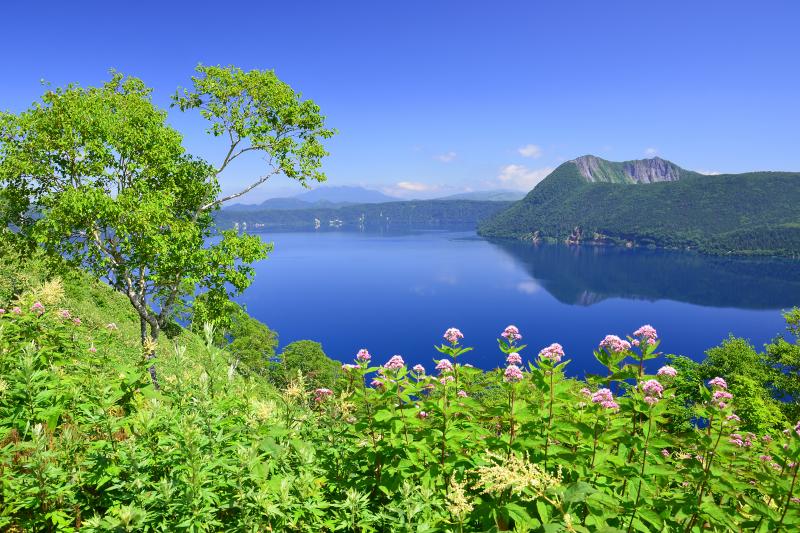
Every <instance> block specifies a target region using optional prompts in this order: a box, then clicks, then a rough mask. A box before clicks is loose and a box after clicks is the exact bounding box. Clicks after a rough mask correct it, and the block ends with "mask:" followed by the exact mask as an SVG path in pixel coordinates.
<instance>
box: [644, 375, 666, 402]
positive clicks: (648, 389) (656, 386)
mask: <svg viewBox="0 0 800 533" xmlns="http://www.w3.org/2000/svg"><path fill="white" fill-rule="evenodd" d="M641 387H642V392H644V393H645V394H646V395H647V396H655V397H657V398H661V393H662V392H664V387H663V386H662V385H661V383H659V382H658V381H657V380H655V379H648V380H647V381H645V382H644V383H642V384H641Z"/></svg>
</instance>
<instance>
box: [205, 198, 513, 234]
mask: <svg viewBox="0 0 800 533" xmlns="http://www.w3.org/2000/svg"><path fill="white" fill-rule="evenodd" d="M510 205H511V202H496V201H473V200H412V201H406V202H387V203H380V204H357V205H348V206H343V207H328V206H314V207H309V208H306V209H292V210H278V209H247V210H240V209H233V208H230V209H223V210H222V211H219V212H218V213H216V215H215V216H216V221H217V224H218V226H219V227H220V228H221V229H227V228H231V227H234V226H235V225H236V224H239V226H242V225H243V224H246V225H247V229H249V230H253V229H260V228H263V229H291V230H299V229H306V230H313V229H314V228H315V227H317V222H318V227H319V228H322V229H324V228H346V229H359V228H364V229H386V228H390V227H393V228H416V229H425V228H453V227H459V228H469V229H472V228H475V227H476V226H477V224H478V223H479V222H480V221H481V220H484V219H486V218H488V217H490V216H492V215H494V214H496V213H498V212H500V211H502V210H503V209H506V208H507V207H509V206H510Z"/></svg>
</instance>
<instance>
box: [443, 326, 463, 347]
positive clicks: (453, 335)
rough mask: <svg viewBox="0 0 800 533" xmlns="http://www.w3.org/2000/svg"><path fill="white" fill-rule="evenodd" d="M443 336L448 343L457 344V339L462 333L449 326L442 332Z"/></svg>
mask: <svg viewBox="0 0 800 533" xmlns="http://www.w3.org/2000/svg"><path fill="white" fill-rule="evenodd" d="M444 338H445V340H446V341H447V342H449V343H450V344H458V340H459V339H463V338H464V334H463V333H461V331H459V330H458V329H456V328H449V329H448V330H447V331H445V332H444Z"/></svg>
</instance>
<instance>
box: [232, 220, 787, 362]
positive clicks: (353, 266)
mask: <svg viewBox="0 0 800 533" xmlns="http://www.w3.org/2000/svg"><path fill="white" fill-rule="evenodd" d="M262 238H264V240H267V241H270V242H273V243H274V244H275V250H274V252H273V253H272V254H271V255H270V257H269V259H267V260H265V261H262V262H260V263H258V264H257V265H256V271H257V273H256V278H255V281H254V283H253V285H252V286H251V287H250V288H249V289H248V290H247V291H246V292H245V294H244V295H242V296H241V297H240V298H239V299H238V301H239V302H240V303H242V304H244V305H245V306H246V308H247V309H248V311H249V312H250V314H252V315H253V316H254V317H255V318H257V319H259V320H261V321H262V322H264V323H266V324H267V325H269V327H270V328H272V329H274V330H276V331H277V332H278V334H279V336H280V344H281V346H285V345H286V344H288V343H289V342H292V341H295V340H300V339H312V340H316V341H319V342H321V343H322V345H323V348H324V350H325V352H326V353H327V354H328V355H329V356H330V357H333V358H335V359H338V360H340V361H350V360H352V358H353V357H354V355H355V353H356V352H357V351H358V350H359V349H360V348H362V347H364V348H367V349H369V350H370V352H371V353H372V354H373V358H374V360H375V361H376V362H378V363H383V362H384V361H385V360H386V359H388V358H389V357H390V356H391V355H393V354H401V355H402V356H403V357H404V359H405V360H406V362H407V363H409V364H414V363H422V364H423V365H425V366H426V367H427V368H429V369H431V368H432V364H431V360H432V358H434V357H437V356H438V352H436V351H435V350H434V349H433V345H434V344H436V343H439V342H441V341H442V339H441V336H442V333H444V331H445V329H447V328H448V327H451V326H454V327H458V328H460V329H461V331H462V332H463V333H464V335H465V339H464V343H465V344H466V345H469V346H474V347H475V350H474V351H473V352H470V353H468V354H466V355H464V356H463V359H459V361H462V362H468V363H471V364H473V365H475V366H478V367H481V368H493V367H496V366H498V365H501V364H502V363H503V359H502V356H501V354H500V352H499V351H498V349H497V341H496V338H497V336H498V335H499V333H500V332H501V331H502V330H503V328H505V326H507V325H508V324H515V325H516V326H518V327H519V328H520V331H521V332H522V335H523V336H524V339H523V341H524V343H526V344H528V345H529V348H528V349H527V350H526V351H523V352H522V353H523V357H524V358H525V360H526V362H527V360H528V359H529V358H531V357H535V355H536V354H537V353H538V351H539V349H540V348H542V347H544V346H546V345H548V344H550V343H552V342H559V343H561V344H562V345H563V346H564V349H565V351H566V353H567V357H568V358H570V359H572V363H571V365H570V367H569V368H568V371H569V373H570V374H571V375H582V374H583V373H584V372H585V371H590V372H595V371H599V370H600V368H599V365H598V364H597V363H596V362H595V361H594V358H593V356H592V350H593V349H594V348H595V347H596V346H597V344H598V342H599V341H600V340H601V339H602V338H603V337H604V336H605V335H606V334H609V333H611V334H616V335H619V336H621V337H624V335H626V334H629V333H631V332H632V331H634V330H635V329H636V328H638V327H639V326H641V325H642V324H646V323H649V324H652V325H653V326H654V327H655V328H656V329H657V330H658V331H659V334H660V336H661V338H662V339H663V341H662V344H661V348H660V350H661V351H662V352H665V353H674V354H682V355H687V356H689V357H692V358H693V359H697V360H699V359H702V357H703V353H704V351H705V350H706V349H708V348H710V347H712V346H715V345H717V344H719V343H720V341H721V340H722V339H724V338H725V337H727V336H728V335H729V334H733V335H736V336H741V337H745V338H748V339H750V340H751V341H752V342H753V343H754V344H755V345H756V346H757V347H761V345H763V344H764V343H766V342H768V341H769V340H770V339H771V338H773V337H774V336H775V335H776V334H778V333H781V332H783V330H784V324H783V319H782V317H781V314H780V310H781V309H785V308H789V307H791V306H793V305H800V275H798V272H800V264H799V263H797V262H792V261H788V260H771V259H747V258H722V257H708V256H701V255H696V254H692V253H687V252H671V251H659V250H627V249H622V248H600V247H567V246H562V245H544V246H538V247H534V246H533V245H531V244H528V243H518V242H490V241H486V240H484V239H481V238H480V237H477V236H476V235H475V233H474V232H470V231H426V232H409V233H402V234H378V233H357V232H338V231H328V232H320V233H270V234H263V235H262Z"/></svg>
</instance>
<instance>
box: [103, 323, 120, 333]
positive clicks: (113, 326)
mask: <svg viewBox="0 0 800 533" xmlns="http://www.w3.org/2000/svg"><path fill="white" fill-rule="evenodd" d="M106 329H107V330H109V331H117V330H118V329H119V328H118V327H117V325H116V324H115V323H114V322H109V323H108V324H106Z"/></svg>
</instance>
